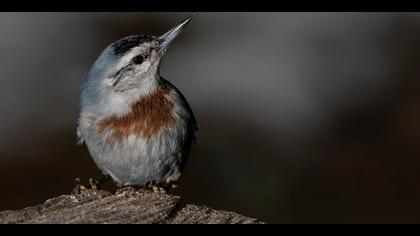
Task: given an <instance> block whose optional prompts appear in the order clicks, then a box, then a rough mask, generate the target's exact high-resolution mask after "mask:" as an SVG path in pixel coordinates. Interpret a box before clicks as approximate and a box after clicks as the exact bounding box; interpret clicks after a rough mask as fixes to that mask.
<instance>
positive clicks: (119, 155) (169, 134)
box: [88, 128, 183, 186]
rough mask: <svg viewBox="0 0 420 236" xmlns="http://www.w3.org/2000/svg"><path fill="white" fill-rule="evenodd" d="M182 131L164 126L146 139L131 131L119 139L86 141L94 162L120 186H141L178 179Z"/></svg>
mask: <svg viewBox="0 0 420 236" xmlns="http://www.w3.org/2000/svg"><path fill="white" fill-rule="evenodd" d="M180 136H182V132H180V130H178V129H172V128H170V129H166V130H163V131H161V132H159V134H157V135H155V136H153V137H150V138H148V139H145V138H143V137H142V136H141V135H130V136H129V137H127V138H125V139H124V140H122V141H114V142H101V143H95V144H91V145H89V144H88V147H89V151H90V152H91V154H92V157H93V159H94V160H95V162H96V164H97V165H98V166H99V167H100V168H101V169H102V171H103V172H104V174H108V175H110V176H111V177H112V178H113V179H114V180H115V181H116V182H117V183H118V184H120V185H122V186H127V185H140V186H143V185H145V184H147V183H148V182H150V181H153V182H155V183H161V184H171V183H174V182H177V181H178V179H179V177H180V168H179V165H180V161H181V158H182V155H181V149H182V148H183V147H182V146H183V144H182V143H180V140H183V139H182V138H180Z"/></svg>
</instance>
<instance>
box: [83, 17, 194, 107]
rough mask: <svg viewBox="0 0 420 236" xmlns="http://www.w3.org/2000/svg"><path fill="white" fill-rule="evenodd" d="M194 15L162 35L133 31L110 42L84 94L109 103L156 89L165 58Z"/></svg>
mask: <svg viewBox="0 0 420 236" xmlns="http://www.w3.org/2000/svg"><path fill="white" fill-rule="evenodd" d="M191 19H192V16H190V17H188V18H187V19H185V20H183V21H182V22H180V23H179V24H177V25H175V26H174V27H172V28H171V29H170V30H169V31H167V32H166V33H164V34H162V35H161V36H148V35H132V36H128V37H125V38H122V39H120V40H118V41H116V42H114V43H112V44H111V45H109V46H108V47H107V48H105V49H104V50H103V51H102V53H101V55H100V56H99V57H98V59H97V60H96V62H95V63H94V65H93V66H92V67H91V69H90V71H89V73H88V75H87V80H86V83H85V84H84V89H83V94H84V95H83V94H82V96H86V97H88V96H95V97H96V98H95V99H93V100H95V101H97V102H96V103H98V102H101V103H108V104H107V105H108V106H109V105H110V103H117V104H119V103H129V102H130V100H132V99H138V98H141V97H142V96H146V95H148V94H150V93H153V92H154V91H155V90H156V89H157V88H158V86H159V82H160V75H159V67H160V62H161V58H162V57H163V55H164V54H165V51H166V50H167V49H168V47H169V45H170V44H171V42H172V41H173V40H174V39H175V38H176V37H177V36H178V35H179V34H180V33H181V32H182V30H183V29H184V28H185V27H186V26H187V24H188V23H189V22H190V20H191ZM116 101H117V102H116ZM118 101H120V102H118Z"/></svg>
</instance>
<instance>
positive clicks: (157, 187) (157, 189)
mask: <svg viewBox="0 0 420 236" xmlns="http://www.w3.org/2000/svg"><path fill="white" fill-rule="evenodd" d="M149 188H150V189H151V190H152V191H153V192H154V193H161V194H167V193H168V188H167V187H165V186H162V185H160V184H158V183H149Z"/></svg>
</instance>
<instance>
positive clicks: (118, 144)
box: [77, 17, 198, 191]
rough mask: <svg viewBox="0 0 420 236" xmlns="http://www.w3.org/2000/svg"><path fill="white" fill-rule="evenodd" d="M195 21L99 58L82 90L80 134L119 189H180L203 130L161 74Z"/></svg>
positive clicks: (133, 39) (129, 40)
mask: <svg viewBox="0 0 420 236" xmlns="http://www.w3.org/2000/svg"><path fill="white" fill-rule="evenodd" d="M191 18H192V17H189V18H187V19H186V20H184V21H182V22H181V23H179V24H178V25H176V26H175V27H173V28H172V29H170V30H169V31H168V32H166V33H165V34H163V35H161V36H159V37H156V36H148V35H133V36H128V37H125V38H122V39H120V40H118V41H116V42H114V43H112V44H111V45H109V46H108V47H107V48H105V49H104V51H103V52H102V53H101V54H100V56H99V57H98V59H97V60H96V62H95V63H94V64H93V66H92V67H91V69H90V71H89V73H88V75H87V77H86V80H85V82H84V84H83V86H82V91H81V98H80V116H79V121H78V127H77V134H78V137H79V140H80V143H85V144H86V146H87V147H88V150H89V153H90V155H91V156H92V158H93V160H94V161H95V163H96V165H97V166H98V167H99V169H100V170H101V171H102V172H103V174H104V175H105V176H110V177H111V178H112V179H113V180H114V181H115V182H116V183H117V185H118V186H143V187H144V186H153V189H154V190H156V189H157V187H159V189H160V190H158V191H164V190H167V189H168V188H170V187H174V186H176V184H177V182H178V181H179V179H180V177H181V171H182V170H183V168H184V166H185V164H186V161H187V159H188V155H189V152H190V147H191V143H192V141H193V140H195V132H196V131H197V130H198V125H197V122H196V120H195V118H194V114H193V112H192V110H191V108H190V106H189V104H188V103H187V101H186V99H185V97H184V96H183V95H182V93H181V92H180V91H179V90H178V89H177V88H176V87H175V86H174V85H172V84H171V83H170V82H169V81H167V80H165V79H164V78H162V77H161V76H160V74H159V67H160V62H161V59H162V57H163V55H164V54H165V51H166V49H167V48H168V46H169V45H170V43H171V42H172V41H173V40H174V39H175V38H176V37H177V36H178V35H179V34H180V33H181V31H182V30H183V29H184V28H185V26H186V25H187V24H188V23H189V22H190V20H191Z"/></svg>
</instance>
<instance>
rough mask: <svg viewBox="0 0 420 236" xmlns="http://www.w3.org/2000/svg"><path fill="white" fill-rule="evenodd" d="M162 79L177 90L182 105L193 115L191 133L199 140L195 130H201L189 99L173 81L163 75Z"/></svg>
mask: <svg viewBox="0 0 420 236" xmlns="http://www.w3.org/2000/svg"><path fill="white" fill-rule="evenodd" d="M160 79H161V81H162V82H163V83H165V84H166V85H167V86H169V87H170V88H171V89H173V90H175V92H176V93H177V94H178V95H179V97H180V98H181V102H182V103H183V104H182V105H183V106H184V107H185V108H186V109H187V110H188V113H189V114H190V115H191V117H190V119H191V120H190V121H191V124H192V125H191V127H190V132H191V135H192V137H193V139H194V140H195V141H198V140H197V137H196V136H195V132H196V131H198V130H199V126H198V123H197V120H196V119H195V116H194V112H193V111H192V109H191V106H190V104H188V102H187V99H186V98H185V96H184V94H182V93H181V91H180V90H179V89H178V88H177V87H175V85H173V84H172V83H171V82H169V81H168V80H166V79H165V78H163V77H162V76H161V77H160Z"/></svg>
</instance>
